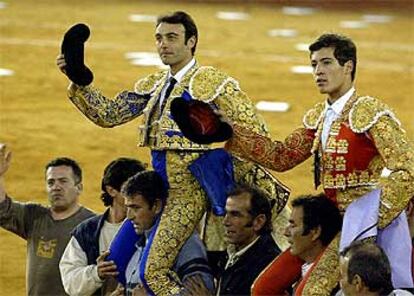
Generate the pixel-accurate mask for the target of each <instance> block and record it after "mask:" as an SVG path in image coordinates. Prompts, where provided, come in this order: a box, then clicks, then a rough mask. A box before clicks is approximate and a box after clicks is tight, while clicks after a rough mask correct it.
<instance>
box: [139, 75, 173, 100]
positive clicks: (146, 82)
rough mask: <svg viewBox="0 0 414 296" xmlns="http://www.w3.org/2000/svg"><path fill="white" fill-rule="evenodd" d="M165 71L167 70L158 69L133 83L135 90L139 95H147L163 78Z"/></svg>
mask: <svg viewBox="0 0 414 296" xmlns="http://www.w3.org/2000/svg"><path fill="white" fill-rule="evenodd" d="M167 72H168V71H167V70H164V71H160V72H157V73H154V74H151V75H148V76H147V77H145V78H142V79H140V80H138V81H137V82H136V83H135V88H134V89H135V92H136V93H137V94H140V95H148V94H150V93H152V92H153V91H154V90H156V89H157V87H158V86H159V85H160V83H161V82H162V81H163V78H165V76H166V75H167Z"/></svg>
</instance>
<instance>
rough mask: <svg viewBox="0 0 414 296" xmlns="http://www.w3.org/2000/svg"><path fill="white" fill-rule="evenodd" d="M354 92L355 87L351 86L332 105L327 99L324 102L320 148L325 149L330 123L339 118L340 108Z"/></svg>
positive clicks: (341, 108)
mask: <svg viewBox="0 0 414 296" xmlns="http://www.w3.org/2000/svg"><path fill="white" fill-rule="evenodd" d="M354 92H355V88H354V87H351V88H350V89H349V90H348V91H347V92H346V93H345V94H344V95H343V96H342V97H340V98H339V99H338V100H336V101H335V102H334V103H333V104H332V105H329V103H328V100H327V101H326V102H325V110H324V111H323V112H324V114H325V119H324V121H323V127H322V134H321V141H322V148H323V150H325V147H326V142H327V141H328V136H329V131H330V129H331V125H332V123H333V122H334V121H335V120H337V119H338V118H339V116H340V115H341V113H342V110H343V109H344V107H345V104H346V102H348V100H349V99H350V98H351V97H352V95H353V94H354Z"/></svg>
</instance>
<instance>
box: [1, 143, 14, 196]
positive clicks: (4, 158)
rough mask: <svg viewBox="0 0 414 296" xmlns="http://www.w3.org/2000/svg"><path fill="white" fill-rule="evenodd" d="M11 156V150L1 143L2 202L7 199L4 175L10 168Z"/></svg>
mask: <svg viewBox="0 0 414 296" xmlns="http://www.w3.org/2000/svg"><path fill="white" fill-rule="evenodd" d="M11 156H12V154H11V151H9V150H8V149H7V146H6V144H2V143H0V203H2V202H3V201H4V200H5V199H6V189H5V186H4V175H5V174H6V172H7V170H8V169H9V166H10V162H11Z"/></svg>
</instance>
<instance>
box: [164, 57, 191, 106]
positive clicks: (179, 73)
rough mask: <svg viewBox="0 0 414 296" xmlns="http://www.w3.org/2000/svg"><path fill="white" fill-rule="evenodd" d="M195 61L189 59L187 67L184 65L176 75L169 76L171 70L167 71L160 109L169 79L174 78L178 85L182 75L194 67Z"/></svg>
mask: <svg viewBox="0 0 414 296" xmlns="http://www.w3.org/2000/svg"><path fill="white" fill-rule="evenodd" d="M195 63H196V61H195V59H194V58H192V59H191V61H189V62H188V64H187V65H185V66H184V67H183V68H182V69H181V70H180V71H178V72H177V73H175V75H172V74H171V70H170V71H168V75H167V83H165V85H164V87H163V89H162V91H161V94H160V104H159V106H160V108H161V106H162V102H163V101H164V97H165V92H166V91H167V88H168V86H169V85H170V83H169V81H170V79H171V77H174V79H175V80H176V81H177V83H180V82H181V80H183V77H184V75H185V74H186V73H187V72H188V70H190V69H191V68H192V67H193V66H194V65H195Z"/></svg>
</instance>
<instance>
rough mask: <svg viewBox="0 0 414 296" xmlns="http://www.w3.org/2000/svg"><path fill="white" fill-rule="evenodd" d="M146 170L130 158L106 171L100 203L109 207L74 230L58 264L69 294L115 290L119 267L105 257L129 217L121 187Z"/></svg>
mask: <svg viewBox="0 0 414 296" xmlns="http://www.w3.org/2000/svg"><path fill="white" fill-rule="evenodd" d="M143 170H145V165H144V164H143V163H141V162H140V161H138V160H135V159H131V158H118V159H116V160H113V161H112V162H111V163H110V164H109V165H108V166H107V167H106V168H105V170H104V174H103V178H102V185H101V189H102V194H101V200H102V201H103V203H104V205H105V206H107V207H108V208H107V210H106V211H105V213H103V214H102V215H99V216H96V217H93V218H91V219H88V220H86V221H84V222H83V223H81V224H79V225H78V226H77V227H76V228H75V229H74V231H73V232H72V237H71V239H70V241H69V243H68V245H67V246H66V249H65V251H64V253H63V256H62V258H61V260H60V263H59V268H60V272H61V277H62V283H63V286H64V288H65V292H66V293H68V294H69V295H77V296H80V295H106V294H107V293H108V292H111V291H112V290H114V289H115V288H116V281H111V278H112V277H114V276H116V275H117V271H116V266H115V265H114V263H113V262H111V261H105V258H106V257H107V256H108V254H109V252H108V251H107V250H108V249H109V245H110V243H111V241H112V239H113V237H114V236H115V234H116V233H117V231H118V229H119V227H120V226H121V224H122V222H123V221H124V219H125V217H126V207H125V205H124V198H123V196H122V195H121V192H120V191H121V186H122V184H123V183H124V182H125V181H127V180H128V178H130V177H132V176H133V175H135V174H137V173H139V172H141V171H143Z"/></svg>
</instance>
